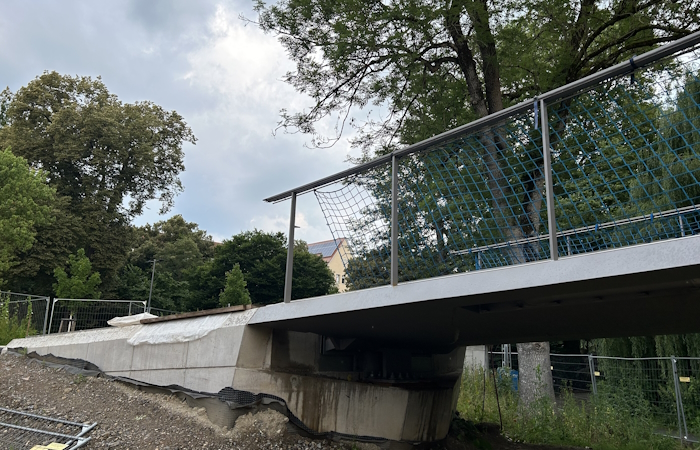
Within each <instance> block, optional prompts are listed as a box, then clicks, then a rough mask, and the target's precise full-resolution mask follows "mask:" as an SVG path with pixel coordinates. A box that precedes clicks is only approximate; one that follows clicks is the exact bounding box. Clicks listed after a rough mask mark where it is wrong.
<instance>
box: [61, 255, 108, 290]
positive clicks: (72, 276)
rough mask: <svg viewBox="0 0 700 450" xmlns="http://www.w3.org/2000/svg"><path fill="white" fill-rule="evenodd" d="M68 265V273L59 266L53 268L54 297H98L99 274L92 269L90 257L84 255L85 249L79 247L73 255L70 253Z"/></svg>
mask: <svg viewBox="0 0 700 450" xmlns="http://www.w3.org/2000/svg"><path fill="white" fill-rule="evenodd" d="M68 267H69V269H68V273H66V271H65V270H64V269H63V268H61V267H57V268H56V269H55V270H54V276H55V277H56V284H55V285H54V290H55V292H56V297H59V298H74V299H86V298H95V299H97V298H100V292H99V291H98V290H97V287H98V286H99V285H100V283H101V280H100V274H99V273H98V272H93V271H92V264H91V263H90V259H88V257H87V256H85V250H83V249H82V248H81V249H79V250H78V251H77V253H76V254H75V255H70V256H69V258H68Z"/></svg>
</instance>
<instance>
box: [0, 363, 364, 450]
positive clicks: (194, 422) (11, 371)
mask: <svg viewBox="0 0 700 450" xmlns="http://www.w3.org/2000/svg"><path fill="white" fill-rule="evenodd" d="M0 406H2V407H4V408H10V409H15V410H19V411H24V412H30V413H32V414H39V415H43V416H48V417H55V418H61V419H65V420H70V421H74V422H80V423H82V422H90V423H93V422H97V427H95V428H94V429H93V430H92V431H91V432H90V433H89V434H88V436H90V437H91V438H92V439H91V441H90V442H89V443H88V444H87V445H86V446H85V447H82V448H84V449H86V450H93V449H118V450H140V449H144V450H185V449H207V450H217V449H241V450H258V449H275V450H348V449H349V448H350V446H348V445H345V444H342V443H338V442H333V441H329V440H325V439H316V440H313V439H308V438H305V437H301V436H299V435H298V434H296V433H294V432H290V430H289V427H287V426H286V422H287V421H288V419H287V418H286V417H285V416H283V415H282V414H280V413H278V412H276V411H273V410H265V411H260V412H258V413H255V414H254V413H249V414H246V415H244V416H241V417H239V419H238V420H237V422H236V425H235V426H234V428H233V430H230V429H225V428H221V427H218V426H216V425H214V424H212V423H211V422H210V421H209V419H208V418H207V414H206V410H205V409H204V408H190V407H189V406H187V404H186V403H184V402H183V401H182V400H180V399H179V398H177V397H175V396H169V395H164V394H152V393H147V392H143V391H140V390H138V389H136V388H135V387H132V386H130V385H127V384H123V383H120V382H118V381H113V380H110V379H108V378H103V377H85V376H82V375H72V374H70V373H68V372H66V371H65V370H63V369H59V368H51V367H46V366H44V365H42V364H41V363H40V362H39V361H37V360H33V359H30V358H26V357H23V356H17V355H13V354H10V353H8V354H5V355H2V356H0Z"/></svg>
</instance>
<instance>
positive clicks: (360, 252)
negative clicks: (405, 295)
mask: <svg viewBox="0 0 700 450" xmlns="http://www.w3.org/2000/svg"><path fill="white" fill-rule="evenodd" d="M314 193H315V195H316V199H317V200H318V203H319V205H321V208H322V209H323V212H324V215H325V218H326V224H327V225H328V227H329V228H330V230H331V233H332V234H333V236H334V237H335V238H336V241H337V242H339V241H340V240H341V239H343V238H345V239H346V244H347V245H342V246H339V247H338V250H339V253H340V257H341V259H342V261H343V264H344V265H345V277H346V279H347V280H348V283H347V285H348V286H349V287H350V288H351V289H363V288H366V287H371V286H382V285H386V284H389V271H390V264H391V262H390V252H391V248H390V240H389V238H390V235H391V230H390V228H389V224H390V222H391V165H390V164H383V165H380V166H377V167H375V168H372V169H370V170H367V171H365V172H361V173H358V174H356V175H353V176H352V177H349V178H347V179H345V180H343V181H342V182H341V183H337V184H335V185H332V186H328V187H327V188H326V189H325V190H323V191H321V190H317V191H314Z"/></svg>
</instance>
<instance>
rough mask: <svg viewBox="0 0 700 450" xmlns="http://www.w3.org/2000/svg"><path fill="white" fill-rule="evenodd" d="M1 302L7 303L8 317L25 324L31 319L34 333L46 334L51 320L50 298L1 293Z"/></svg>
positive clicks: (30, 325) (31, 327) (30, 328)
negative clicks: (26, 320) (25, 321)
mask: <svg viewBox="0 0 700 450" xmlns="http://www.w3.org/2000/svg"><path fill="white" fill-rule="evenodd" d="M0 301H4V302H7V307H8V315H9V317H10V318H12V320H16V321H17V322H23V321H24V320H25V319H27V318H29V320H28V325H29V327H28V328H29V330H30V332H32V333H40V334H46V329H47V323H48V319H49V307H50V300H49V297H44V296H41V295H30V294H20V293H17V292H8V291H0Z"/></svg>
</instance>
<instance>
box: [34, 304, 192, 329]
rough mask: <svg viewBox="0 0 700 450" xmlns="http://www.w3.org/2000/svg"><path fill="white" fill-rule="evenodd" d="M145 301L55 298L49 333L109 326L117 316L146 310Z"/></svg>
mask: <svg viewBox="0 0 700 450" xmlns="http://www.w3.org/2000/svg"><path fill="white" fill-rule="evenodd" d="M146 303H147V302H146V301H145V300H143V301H142V300H100V299H72V298H54V299H53V301H52V303H51V313H50V315H49V324H48V327H47V333H48V334H51V333H58V332H64V331H78V330H89V329H93V328H104V327H108V326H109V325H108V324H107V321H109V320H111V319H113V318H115V317H123V316H132V315H135V314H141V313H143V312H147V309H148V308H147V307H146ZM148 312H149V313H150V314H153V315H155V316H161V317H162V316H169V315H171V314H179V311H172V310H169V309H161V308H154V307H151V308H150V311H148Z"/></svg>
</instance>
